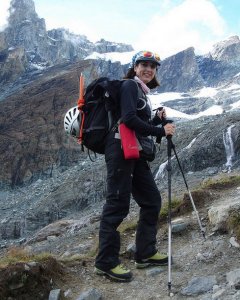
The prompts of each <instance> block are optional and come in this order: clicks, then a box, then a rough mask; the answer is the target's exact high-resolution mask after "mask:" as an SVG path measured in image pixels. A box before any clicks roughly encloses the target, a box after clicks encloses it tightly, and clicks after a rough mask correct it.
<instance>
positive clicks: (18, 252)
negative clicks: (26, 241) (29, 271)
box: [0, 247, 52, 267]
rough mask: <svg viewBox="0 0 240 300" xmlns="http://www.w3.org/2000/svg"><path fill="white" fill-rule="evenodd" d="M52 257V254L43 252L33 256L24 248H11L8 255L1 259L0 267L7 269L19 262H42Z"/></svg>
mask: <svg viewBox="0 0 240 300" xmlns="http://www.w3.org/2000/svg"><path fill="white" fill-rule="evenodd" d="M49 257H52V255H51V254H50V253H47V252H43V253H40V254H31V253H30V252H29V251H27V250H26V249H24V248H22V247H11V248H10V249H9V250H8V251H7V253H6V254H5V255H4V256H3V257H1V258H0V267H6V266H8V265H11V264H16V263H19V262H26V263H27V262H32V261H35V262H41V261H43V260H46V259H47V258H49Z"/></svg>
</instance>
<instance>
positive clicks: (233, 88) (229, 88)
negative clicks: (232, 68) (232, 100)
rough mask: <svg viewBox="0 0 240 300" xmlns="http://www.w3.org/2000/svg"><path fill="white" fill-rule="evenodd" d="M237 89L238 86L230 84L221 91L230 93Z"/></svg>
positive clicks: (239, 87)
mask: <svg viewBox="0 0 240 300" xmlns="http://www.w3.org/2000/svg"><path fill="white" fill-rule="evenodd" d="M239 74H240V73H239ZM235 76H236V75H235ZM238 89H240V85H239V84H232V85H230V86H229V87H227V88H225V89H223V91H232V90H238Z"/></svg>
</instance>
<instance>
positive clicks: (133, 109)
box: [120, 79, 165, 137]
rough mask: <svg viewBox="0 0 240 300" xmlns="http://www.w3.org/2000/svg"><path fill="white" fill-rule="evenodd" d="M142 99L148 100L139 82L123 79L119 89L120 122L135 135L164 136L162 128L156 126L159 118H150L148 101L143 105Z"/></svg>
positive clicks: (159, 121) (159, 122)
mask: <svg viewBox="0 0 240 300" xmlns="http://www.w3.org/2000/svg"><path fill="white" fill-rule="evenodd" d="M138 86H139V87H138ZM139 91H140V92H139ZM141 93H142V95H141ZM142 99H145V101H148V100H147V97H146V95H145V93H144V92H143V90H142V88H141V86H140V84H138V83H137V82H136V81H135V82H134V80H131V79H130V80H125V81H124V82H123V83H122V86H121V90H120V109H121V120H122V122H123V123H125V124H126V126H127V127H129V128H131V129H133V130H134V131H135V132H136V134H137V135H141V136H148V135H152V136H157V137H162V136H164V135H165V131H164V128H163V127H157V126H156V125H158V124H161V120H160V119H159V118H158V117H155V118H153V119H151V108H150V105H149V104H148V103H147V105H145V102H144V101H143V100H142Z"/></svg>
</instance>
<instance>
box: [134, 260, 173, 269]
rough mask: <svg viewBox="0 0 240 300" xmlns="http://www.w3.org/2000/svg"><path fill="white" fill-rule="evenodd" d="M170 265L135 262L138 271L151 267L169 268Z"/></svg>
mask: <svg viewBox="0 0 240 300" xmlns="http://www.w3.org/2000/svg"><path fill="white" fill-rule="evenodd" d="M167 265H168V262H165V263H152V262H149V263H137V262H135V266H136V268H137V269H144V268H148V267H151V266H155V267H157V266H167Z"/></svg>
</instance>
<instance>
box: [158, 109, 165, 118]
mask: <svg viewBox="0 0 240 300" xmlns="http://www.w3.org/2000/svg"><path fill="white" fill-rule="evenodd" d="M157 116H158V117H159V118H160V119H161V120H163V119H166V118H167V114H166V110H165V108H163V109H161V110H158V111H157Z"/></svg>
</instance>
